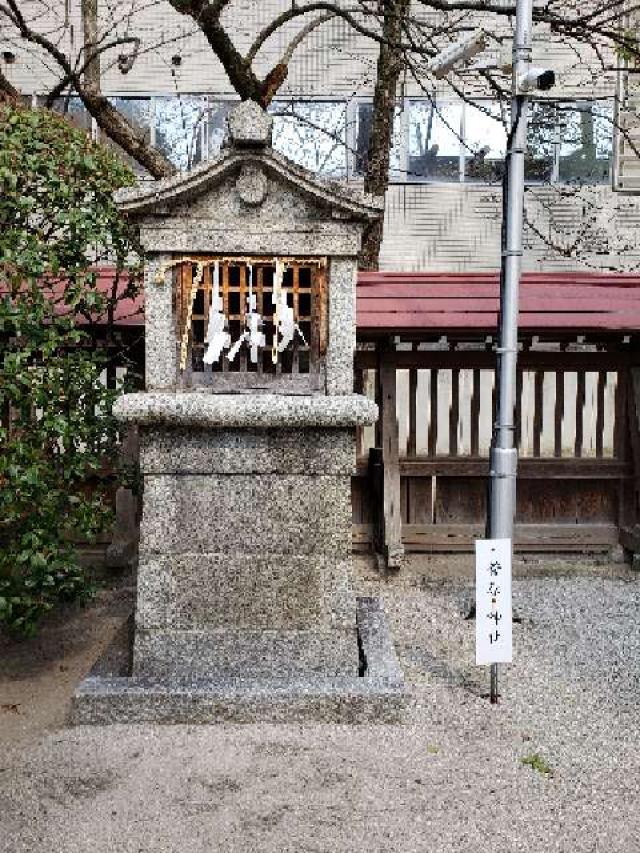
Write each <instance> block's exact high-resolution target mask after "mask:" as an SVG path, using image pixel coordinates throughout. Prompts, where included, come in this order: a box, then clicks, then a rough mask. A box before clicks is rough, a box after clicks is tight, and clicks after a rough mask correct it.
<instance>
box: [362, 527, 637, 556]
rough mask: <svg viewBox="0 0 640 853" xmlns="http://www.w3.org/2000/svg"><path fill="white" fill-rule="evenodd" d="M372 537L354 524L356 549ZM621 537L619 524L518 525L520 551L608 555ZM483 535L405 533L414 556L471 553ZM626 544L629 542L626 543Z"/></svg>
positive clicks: (472, 531) (476, 531)
mask: <svg viewBox="0 0 640 853" xmlns="http://www.w3.org/2000/svg"><path fill="white" fill-rule="evenodd" d="M372 534H373V528H372V525H370V524H356V525H354V526H353V544H354V547H355V548H357V549H358V550H361V549H363V548H364V546H365V545H366V543H367V542H370V541H371V536H372ZM618 535H619V534H618V528H617V526H616V525H615V524H517V525H516V529H515V537H514V547H515V549H516V551H520V552H522V551H528V552H551V553H553V552H560V551H565V552H578V553H584V552H585V551H597V552H608V551H610V550H611V547H612V546H613V545H615V544H616V543H617V541H618ZM629 535H631V534H629ZM483 536H484V525H482V524H473V523H466V524H405V525H404V526H403V531H402V538H403V544H404V548H405V550H406V551H407V552H413V553H421V552H422V553H425V552H426V553H428V552H433V551H437V552H441V553H447V552H467V553H469V552H472V551H473V549H474V541H475V540H476V539H479V538H482V537H483ZM624 541H628V540H623V544H624ZM635 541H639V540H637V539H636V540H635Z"/></svg>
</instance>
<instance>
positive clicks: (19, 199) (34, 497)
mask: <svg viewBox="0 0 640 853" xmlns="http://www.w3.org/2000/svg"><path fill="white" fill-rule="evenodd" d="M131 182H132V176H131V174H130V172H129V171H128V170H127V168H126V167H125V166H124V165H123V164H122V163H120V161H119V160H117V159H116V157H115V156H114V155H113V154H112V153H110V152H109V151H108V150H107V149H104V148H102V147H100V146H98V145H97V144H95V143H94V142H92V141H91V140H90V139H88V138H87V136H86V135H85V134H84V133H83V132H82V131H79V130H77V129H75V128H73V127H72V126H71V125H70V124H69V123H67V122H66V121H65V120H64V119H62V118H60V117H58V116H55V115H53V114H52V113H49V112H47V111H44V110H29V109H25V108H21V107H16V106H3V107H0V626H2V625H4V627H5V628H6V629H8V630H10V631H12V632H15V633H18V634H22V635H32V634H33V633H35V631H36V630H37V625H38V621H39V620H40V618H41V617H42V615H43V614H44V613H45V612H46V611H48V610H50V609H51V608H52V607H53V606H54V604H55V603H56V602H58V601H61V600H73V599H75V598H77V597H78V596H80V595H82V594H83V593H84V591H85V589H86V585H85V579H84V577H83V573H82V571H81V569H80V567H79V565H78V563H77V560H76V556H75V552H74V548H73V542H74V541H77V540H87V539H89V540H90V539H91V538H92V537H94V536H95V535H96V534H98V533H99V532H100V531H101V530H103V529H104V527H105V525H106V524H108V522H109V516H110V511H109V503H110V502H109V501H108V499H107V495H108V489H109V485H110V483H109V476H108V475H106V474H105V473H103V472H105V471H112V470H113V468H114V465H115V459H116V456H117V429H116V425H115V423H114V421H113V419H112V417H111V406H112V403H113V400H114V398H115V396H116V395H117V394H118V392H119V389H117V388H110V389H108V388H106V387H105V384H104V383H103V382H102V381H101V374H102V372H103V371H104V370H105V369H106V367H107V366H108V361H109V359H114V358H115V357H116V353H115V349H114V347H113V346H112V347H108V346H107V347H102V348H101V349H97V348H96V347H95V343H94V342H95V335H94V331H95V327H96V324H97V323H98V322H100V323H101V324H105V323H106V328H107V335H106V339H107V341H110V340H113V336H112V335H111V333H110V331H109V323H110V321H112V319H113V308H114V305H115V302H116V301H117V299H119V298H122V297H124V296H134V295H135V293H136V289H137V287H138V283H137V282H138V279H139V276H138V273H139V257H140V254H139V251H138V246H137V244H136V241H135V238H134V236H133V234H132V233H131V232H130V229H129V226H128V224H127V222H126V221H125V220H124V219H123V218H122V217H121V216H120V214H119V212H118V210H117V208H116V206H115V204H114V202H113V192H114V190H115V189H117V188H118V187H120V186H123V185H125V184H128V183H131ZM107 261H108V262H109V263H111V264H113V265H114V266H115V268H116V270H117V271H118V272H117V280H118V287H117V288H116V287H114V288H113V289H112V292H110V293H108V294H105V293H103V292H101V291H99V290H98V288H97V282H96V273H95V272H94V271H93V270H94V268H95V266H96V264H100V263H105V262H107ZM125 270H130V271H131V272H128V271H125ZM79 321H81V323H80V322H79Z"/></svg>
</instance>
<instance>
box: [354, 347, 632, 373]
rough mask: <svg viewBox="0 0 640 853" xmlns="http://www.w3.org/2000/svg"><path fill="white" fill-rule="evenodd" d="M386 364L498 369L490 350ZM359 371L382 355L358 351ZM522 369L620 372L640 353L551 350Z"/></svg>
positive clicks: (413, 355)
mask: <svg viewBox="0 0 640 853" xmlns="http://www.w3.org/2000/svg"><path fill="white" fill-rule="evenodd" d="M386 360H387V361H388V363H389V364H392V365H395V366H396V367H397V368H405V369H407V368H412V367H413V368H418V369H423V370H438V369H441V370H442V369H449V370H451V369H455V368H466V369H473V368H479V369H482V368H485V369H493V368H495V366H496V355H495V353H494V352H490V351H489V352H487V351H486V350H413V351H412V352H409V351H408V350H393V351H391V352H388V353H387V356H386ZM356 364H357V366H358V367H370V368H375V367H377V364H378V355H377V353H376V352H374V351H373V350H357V351H356ZM518 366H519V367H520V368H522V369H525V370H535V369H539V370H553V371H556V370H559V371H565V370H566V371H575V370H590V371H591V370H592V371H596V370H620V369H624V368H626V367H632V366H640V353H635V352H631V351H618V352H615V351H614V352H607V351H604V352H603V351H597V352H562V351H549V350H527V351H525V352H521V353H520V354H519V355H518Z"/></svg>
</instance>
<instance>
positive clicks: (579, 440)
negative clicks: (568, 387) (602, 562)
mask: <svg viewBox="0 0 640 853" xmlns="http://www.w3.org/2000/svg"><path fill="white" fill-rule="evenodd" d="M585 386H586V373H585V371H584V370H579V371H578V373H577V387H576V437H575V443H574V455H575V456H577V457H580V456H582V444H583V441H584V401H585Z"/></svg>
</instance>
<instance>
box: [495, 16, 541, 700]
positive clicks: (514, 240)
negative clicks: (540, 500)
mask: <svg viewBox="0 0 640 853" xmlns="http://www.w3.org/2000/svg"><path fill="white" fill-rule="evenodd" d="M532 8H533V0H517V4H516V30H515V35H514V41H513V80H512V93H513V96H512V101H511V131H510V133H509V142H508V145H507V157H506V171H505V186H504V201H503V222H502V263H501V270H500V330H499V336H498V337H499V344H498V348H497V364H496V388H497V398H496V420H495V424H494V428H493V438H492V441H491V452H490V472H489V506H488V513H489V515H488V520H487V521H488V523H487V528H488V531H487V532H488V535H489V538H490V539H511V540H512V542H513V525H514V517H515V508H516V471H517V466H518V451H517V448H516V447H515V407H516V398H515V389H516V367H517V358H518V291H519V287H520V273H521V268H522V229H523V220H524V155H525V150H526V147H527V118H528V115H527V114H528V99H527V97H526V96H525V95H521V94H519V93H518V80H519V79H521V78H522V76H523V75H524V74H526V73H527V72H528V70H529V67H530V64H531V27H532ZM512 547H513V545H512ZM498 695H499V694H498V664H496V663H494V664H492V665H491V702H492V704H495V703H497V701H498Z"/></svg>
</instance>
